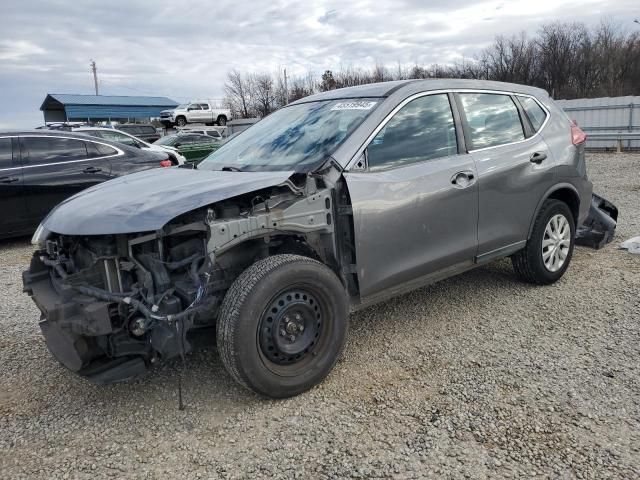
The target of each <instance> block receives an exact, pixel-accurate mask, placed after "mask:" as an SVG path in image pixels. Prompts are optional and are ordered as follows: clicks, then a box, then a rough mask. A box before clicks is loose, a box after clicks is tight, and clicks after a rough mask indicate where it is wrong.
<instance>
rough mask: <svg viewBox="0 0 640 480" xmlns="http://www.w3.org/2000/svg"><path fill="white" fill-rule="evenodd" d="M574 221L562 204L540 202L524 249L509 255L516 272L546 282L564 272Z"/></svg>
mask: <svg viewBox="0 0 640 480" xmlns="http://www.w3.org/2000/svg"><path fill="white" fill-rule="evenodd" d="M575 229H576V227H575V220H574V218H573V214H572V213H571V210H570V209H569V207H568V206H567V204H566V203H564V202H562V201H560V200H555V199H550V200H547V201H545V202H544V204H543V205H542V208H541V209H540V212H539V213H538V216H537V217H536V220H535V222H534V225H533V231H532V232H531V237H530V238H529V240H528V241H527V245H526V246H525V248H524V249H523V250H521V251H519V252H518V253H516V254H515V255H513V256H512V257H511V261H512V263H513V268H514V270H515V271H516V274H517V275H518V276H519V277H520V278H522V279H523V280H524V281H526V282H529V283H535V284H538V285H548V284H550V283H553V282H555V281H557V280H559V279H560V277H562V275H564V272H566V270H567V268H568V267H569V262H571V256H572V255H573V247H574V243H575Z"/></svg>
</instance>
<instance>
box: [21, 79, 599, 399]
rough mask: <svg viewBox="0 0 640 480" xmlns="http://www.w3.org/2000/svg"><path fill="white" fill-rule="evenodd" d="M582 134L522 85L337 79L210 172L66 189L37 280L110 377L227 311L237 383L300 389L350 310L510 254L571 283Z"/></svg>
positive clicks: (239, 142) (61, 325) (221, 327)
mask: <svg viewBox="0 0 640 480" xmlns="http://www.w3.org/2000/svg"><path fill="white" fill-rule="evenodd" d="M584 141H585V135H584V133H582V131H580V129H579V128H578V127H577V126H575V125H572V124H571V122H570V121H569V119H568V118H567V117H566V116H565V114H564V113H563V112H562V110H560V108H558V107H557V106H556V105H555V104H554V102H553V101H552V100H551V99H550V98H549V95H548V94H547V93H546V92H544V91H542V90H539V89H536V88H530V87H525V86H520V85H513V84H505V83H496V82H481V81H469V80H419V81H400V82H388V83H381V84H373V85H366V86H360V87H353V88H347V89H342V90H334V91H330V92H325V93H321V94H318V95H314V96H311V97H308V98H304V99H302V100H300V101H297V102H295V103H293V104H291V105H289V106H287V107H285V108H282V109H281V110H279V111H277V112H275V113H273V114H272V115H270V116H268V117H267V118H265V119H263V120H261V121H260V122H259V123H257V124H256V125H254V126H252V127H251V128H249V129H248V130H246V131H244V132H242V133H241V134H240V135H239V136H237V137H235V138H233V139H232V140H230V141H229V142H228V143H226V144H225V145H224V146H222V147H221V148H220V149H219V150H217V151H216V152H214V153H212V154H211V155H210V156H209V157H207V158H206V159H205V160H204V161H203V162H202V163H200V164H199V165H198V166H197V169H186V168H177V167H176V168H170V169H157V170H150V171H147V172H142V173H137V174H133V175H129V176H126V177H123V178H119V179H116V180H113V181H109V182H106V183H104V184H101V185H98V186H96V187H92V188H90V189H88V190H85V191H84V192H82V193H80V194H78V195H76V196H75V197H72V198H70V199H68V200H66V201H65V202H63V203H62V204H60V205H59V206H58V207H57V208H55V209H54V210H53V211H52V212H51V213H50V214H49V216H48V217H47V218H46V219H45V220H44V221H43V222H42V224H41V225H40V227H39V228H38V231H37V232H36V234H35V236H34V239H33V242H34V244H36V245H37V251H36V252H35V254H34V256H33V259H32V261H31V266H30V268H29V270H28V271H26V272H24V275H23V281H24V287H25V291H26V292H28V293H29V294H30V295H31V296H32V297H33V300H34V301H35V303H36V305H37V306H38V308H39V309H40V311H41V312H42V317H41V321H40V327H41V329H42V333H43V335H44V337H45V340H46V343H47V346H48V348H49V350H50V351H51V353H52V354H53V355H54V356H55V357H56V358H57V359H58V360H59V361H60V362H61V363H62V364H63V365H65V366H66V367H67V368H69V369H71V370H72V371H74V372H77V373H78V374H80V375H82V376H84V377H87V378H88V379H89V380H91V381H93V382H96V383H109V382H115V381H122V380H126V379H129V378H133V377H135V376H137V375H139V374H141V373H143V372H144V371H145V370H146V369H147V368H149V367H150V366H152V365H153V364H156V363H158V362H161V361H165V360H168V359H171V358H175V357H179V356H184V355H185V354H186V353H188V352H189V351H190V350H191V348H192V339H193V338H194V335H195V334H197V333H198V331H200V332H207V331H209V332H212V330H213V329H212V328H211V327H214V328H215V341H216V342H217V348H218V351H219V354H220V358H221V359H222V362H223V364H224V366H225V367H226V369H227V370H228V372H229V374H230V375H231V376H232V377H233V378H234V379H235V380H236V381H238V382H239V383H240V384H242V385H244V386H245V387H248V388H250V389H252V390H254V391H255V392H258V393H260V394H263V395H266V396H270V397H287V396H291V395H296V394H298V393H301V392H303V391H305V390H307V389H309V388H311V387H312V386H314V385H316V384H317V383H319V382H320V381H322V379H323V378H324V377H325V376H326V375H327V374H328V373H329V371H330V370H331V369H332V367H333V366H334V364H335V363H336V361H337V359H338V357H339V355H340V353H341V351H342V349H343V346H344V343H345V337H346V333H347V324H348V314H349V311H350V310H355V309H358V308H361V307H363V306H367V305H371V304H373V303H375V302H379V301H381V300H384V299H387V298H389V297H391V296H395V295H398V294H400V293H403V292H406V291H408V290H411V289H415V288H418V287H420V286H423V285H426V284H428V283H433V282H435V281H437V280H440V279H443V278H445V277H450V276H452V275H455V274H458V273H460V272H463V271H465V270H468V269H470V268H473V267H475V266H478V265H482V264H485V263H487V262H489V261H492V260H494V259H497V258H501V257H505V256H510V257H511V258H512V260H513V266H514V269H515V272H516V273H517V275H518V276H519V277H521V278H522V279H524V280H525V281H528V282H532V283H536V284H550V283H552V282H555V281H556V280H558V279H559V278H560V277H561V276H562V275H563V274H564V272H565V271H566V270H567V267H568V266H569V262H570V260H571V255H572V251H573V247H574V238H575V231H576V226H577V225H580V224H581V223H582V222H583V220H584V219H585V218H586V216H587V214H588V211H589V207H590V205H591V195H592V192H591V190H592V186H591V182H589V180H588V179H587V175H586V169H585V158H584ZM207 327H209V330H206V329H207ZM207 338H213V336H210V337H207ZM212 342H213V340H212Z"/></svg>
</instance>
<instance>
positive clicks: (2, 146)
mask: <svg viewBox="0 0 640 480" xmlns="http://www.w3.org/2000/svg"><path fill="white" fill-rule="evenodd" d="M13 166H14V165H13V149H12V148H11V138H0V168H11V167H13Z"/></svg>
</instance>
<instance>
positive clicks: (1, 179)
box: [0, 177, 20, 183]
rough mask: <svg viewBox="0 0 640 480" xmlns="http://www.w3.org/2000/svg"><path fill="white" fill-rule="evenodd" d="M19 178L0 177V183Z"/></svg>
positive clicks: (14, 180) (15, 180)
mask: <svg viewBox="0 0 640 480" xmlns="http://www.w3.org/2000/svg"><path fill="white" fill-rule="evenodd" d="M18 180H20V179H19V178H18V177H0V183H13V182H17V181H18Z"/></svg>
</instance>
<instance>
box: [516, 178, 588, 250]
mask: <svg viewBox="0 0 640 480" xmlns="http://www.w3.org/2000/svg"><path fill="white" fill-rule="evenodd" d="M562 189H568V190H571V191H572V192H573V195H574V196H575V198H576V200H577V201H578V212H579V211H580V208H579V205H580V194H579V193H578V189H577V188H576V187H575V186H573V185H572V184H571V183H567V182H562V183H556V184H555V185H553V186H552V187H551V188H549V190H547V191H546V192H545V193H544V195H542V197H541V199H540V201H539V202H538V205H536V209H535V211H534V212H533V217H531V221H530V222H529V231H528V232H527V240H528V239H529V238H531V233H532V232H533V224H534V222H535V220H536V218H537V217H538V213H539V212H540V209H541V208H542V204H543V203H544V202H545V201H546V200H547V199H548V198H549V197H551V195H553V194H554V193H555V192H557V191H558V190H562ZM575 221H576V222H577V221H578V219H577V218H576V219H575ZM576 227H577V225H576Z"/></svg>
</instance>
